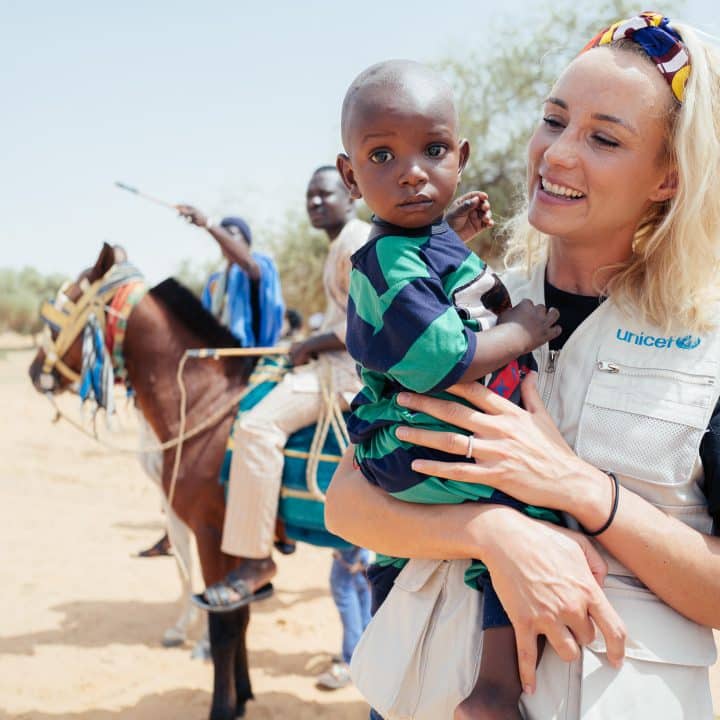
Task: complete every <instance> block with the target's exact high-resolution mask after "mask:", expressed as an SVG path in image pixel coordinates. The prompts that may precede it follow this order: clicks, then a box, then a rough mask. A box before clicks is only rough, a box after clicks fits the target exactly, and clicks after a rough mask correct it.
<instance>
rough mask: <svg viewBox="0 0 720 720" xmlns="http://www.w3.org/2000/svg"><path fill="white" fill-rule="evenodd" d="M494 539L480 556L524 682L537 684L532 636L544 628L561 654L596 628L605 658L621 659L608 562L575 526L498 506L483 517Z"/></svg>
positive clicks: (622, 634) (530, 688)
mask: <svg viewBox="0 0 720 720" xmlns="http://www.w3.org/2000/svg"><path fill="white" fill-rule="evenodd" d="M486 522H487V524H488V525H491V526H492V531H493V532H494V533H495V534H496V537H497V538H498V541H497V542H495V543H492V544H491V545H490V546H488V547H487V548H486V549H485V551H484V552H483V555H482V560H483V562H485V564H486V565H487V566H488V569H489V571H490V576H491V577H492V581H493V587H494V588H495V591H496V592H497V594H498V597H499V598H500V600H501V602H502V604H503V607H504V608H505V611H506V612H507V614H508V617H509V618H510V621H511V622H512V624H513V628H514V630H515V642H516V645H517V653H518V667H519V671H520V679H521V682H522V686H523V689H524V690H525V692H527V693H532V692H534V690H535V669H536V665H537V639H538V636H540V635H545V636H546V637H547V640H548V642H549V643H550V645H552V647H553V648H554V650H555V652H556V653H557V654H558V656H559V657H560V658H562V659H563V660H565V661H566V662H570V661H572V660H575V659H576V658H578V657H579V654H580V646H581V645H587V644H588V643H590V642H592V640H593V639H594V637H595V627H596V626H597V629H598V630H599V631H600V632H601V633H602V635H603V636H604V638H605V643H606V646H607V657H608V661H609V662H610V663H611V664H612V665H614V666H615V667H619V666H620V665H621V664H622V659H623V656H624V653H625V638H626V631H625V626H624V625H623V622H622V620H621V619H620V617H619V616H618V614H617V613H616V612H615V610H614V608H613V607H612V605H610V603H609V601H608V599H607V597H606V596H605V594H604V593H603V591H602V589H601V585H602V582H603V580H604V579H605V574H606V572H607V565H606V564H605V562H604V560H603V559H602V558H601V557H600V555H599V554H598V553H597V551H596V550H595V549H594V548H593V546H592V544H591V543H590V541H589V540H588V539H587V538H586V537H585V536H583V535H581V534H580V533H576V532H573V531H572V530H567V529H565V528H559V527H557V526H555V525H548V524H546V523H543V522H539V521H537V520H531V519H529V518H528V517H526V516H524V515H521V514H520V513H518V512H516V511H515V510H511V509H509V508H505V507H496V508H495V510H494V511H493V512H492V513H488V515H487V516H486Z"/></svg>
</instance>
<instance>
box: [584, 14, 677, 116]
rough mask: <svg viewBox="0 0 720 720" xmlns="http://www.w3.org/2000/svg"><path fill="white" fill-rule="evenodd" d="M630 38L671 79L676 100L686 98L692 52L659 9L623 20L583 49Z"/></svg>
mask: <svg viewBox="0 0 720 720" xmlns="http://www.w3.org/2000/svg"><path fill="white" fill-rule="evenodd" d="M623 38H627V39H628V40H632V41H633V42H635V43H637V44H638V45H640V47H641V48H642V49H643V50H644V51H645V53H646V54H647V56H648V57H649V58H650V59H651V60H652V61H653V62H654V63H655V65H656V66H657V68H658V70H659V71H660V72H661V73H662V75H663V77H664V78H665V80H667V82H668V84H669V85H670V88H671V90H672V92H673V95H674V96H675V99H676V100H677V101H678V102H679V103H682V102H683V100H684V99H685V85H686V84H687V80H688V77H689V76H690V54H689V53H688V50H687V48H686V47H685V44H684V43H683V41H682V38H681V37H680V33H678V32H677V30H675V29H673V28H672V27H670V20H669V19H668V18H666V17H663V15H662V14H661V13H657V12H642V13H640V14H639V15H635V16H634V17H631V18H627V19H626V20H619V21H618V22H616V23H613V24H612V25H611V26H610V27H609V28H606V29H605V30H603V31H602V32H599V33H598V34H597V35H596V36H595V37H594V38H593V39H592V40H591V41H590V42H589V43H588V44H587V45H586V46H585V47H584V48H583V52H585V51H586V50H590V49H591V48H594V47H597V46H598V45H610V44H612V43H613V42H614V41H616V40H621V39H623Z"/></svg>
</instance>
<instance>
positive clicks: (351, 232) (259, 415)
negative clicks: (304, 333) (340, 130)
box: [198, 165, 370, 611]
mask: <svg viewBox="0 0 720 720" xmlns="http://www.w3.org/2000/svg"><path fill="white" fill-rule="evenodd" d="M306 206H307V212H308V217H309V219H310V222H311V224H312V225H313V227H315V228H317V229H319V230H323V231H324V232H325V234H326V235H327V238H328V241H329V243H330V247H329V251H328V256H327V259H326V261H325V266H324V270H323V287H324V290H325V296H326V302H327V307H326V310H325V314H324V318H323V322H322V324H321V326H320V328H319V329H318V330H317V332H315V333H314V334H312V335H311V336H310V337H308V338H307V339H306V340H304V341H302V342H296V343H294V344H293V345H291V347H290V359H291V362H292V365H293V370H292V372H289V373H288V374H287V375H285V377H284V378H283V380H282V381H281V382H280V383H278V385H277V386H275V387H274V388H273V390H272V391H271V392H270V393H269V394H268V395H267V396H265V397H264V398H263V399H262V400H261V401H260V402H259V403H258V404H257V405H256V406H255V407H254V408H253V409H252V410H250V411H248V412H247V413H245V414H244V415H243V416H242V417H241V419H240V421H239V422H238V423H237V424H236V429H235V434H234V438H233V440H234V448H235V452H234V453H233V459H232V465H231V468H230V484H229V491H228V498H227V508H226V512H225V525H224V528H223V541H222V550H223V552H225V553H227V554H228V555H234V556H236V557H238V558H239V562H238V566H237V567H236V568H235V569H234V570H233V571H232V572H231V573H229V575H228V576H227V577H226V578H225V579H224V580H223V581H221V582H219V583H215V584H214V585H212V586H210V587H209V588H207V589H206V590H205V593H204V596H202V600H201V601H198V604H200V605H201V607H204V608H205V609H207V610H209V611H228V610H232V609H234V608H237V607H241V606H242V605H245V604H247V603H249V602H252V601H253V600H257V599H261V598H262V597H267V596H268V595H269V594H270V593H271V592H272V586H271V585H270V584H269V581H270V580H271V579H272V577H273V576H274V575H275V573H276V572H277V568H276V565H275V563H274V561H273V559H272V557H271V550H272V546H273V538H274V531H275V520H276V514H277V506H278V495H279V492H280V485H281V480H282V471H283V448H284V446H285V443H286V441H287V438H288V436H289V435H291V434H292V433H293V432H295V431H297V430H299V429H300V428H302V427H305V426H307V425H310V424H312V423H314V422H316V421H317V420H318V418H319V416H320V413H321V410H322V407H323V395H322V389H321V385H320V383H321V379H320V374H321V373H328V374H329V375H330V378H331V380H330V382H331V384H332V387H333V388H334V391H335V392H337V397H338V400H339V402H340V406H341V407H343V408H345V409H347V407H348V403H349V401H350V400H351V399H352V398H353V397H354V395H355V394H356V393H357V391H358V390H359V387H360V386H359V382H358V378H357V375H356V373H355V366H354V363H353V361H352V359H351V358H350V356H349V355H348V353H347V351H346V349H345V326H346V322H345V315H346V311H347V302H348V286H349V282H350V267H351V266H350V256H351V255H352V254H353V253H354V252H355V251H356V250H358V249H359V248H360V247H361V246H362V245H363V244H364V243H365V241H366V240H367V237H368V233H369V231H370V226H369V225H368V224H367V223H365V222H362V221H361V220H358V219H357V218H356V217H355V203H354V200H353V199H352V198H351V197H350V194H349V192H348V190H347V189H346V188H345V186H344V184H343V182H342V179H341V178H340V175H339V173H338V171H337V170H336V168H335V167H334V166H331V165H327V166H322V167H320V168H318V169H317V170H315V172H314V173H313V174H312V176H311V178H310V182H309V184H308V187H307V194H306ZM318 358H319V359H318Z"/></svg>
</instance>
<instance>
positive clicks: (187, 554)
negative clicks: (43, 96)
mask: <svg viewBox="0 0 720 720" xmlns="http://www.w3.org/2000/svg"><path fill="white" fill-rule="evenodd" d="M163 505H164V510H165V517H166V520H167V529H168V535H169V537H170V544H171V545H172V548H173V554H174V556H175V562H176V565H177V569H178V575H179V577H180V586H181V591H180V602H181V603H182V611H181V614H180V617H179V618H178V619H177V621H176V622H175V625H174V626H173V627H171V628H168V629H167V630H166V631H165V634H164V636H163V645H165V646H166V647H173V646H175V645H182V644H183V643H184V642H185V640H186V639H187V631H188V629H189V627H190V626H191V625H192V624H193V623H194V622H195V620H196V618H197V608H196V607H195V606H194V605H193V604H192V601H191V599H190V596H191V595H192V590H193V557H192V547H191V538H190V528H189V527H188V526H187V525H186V524H185V523H184V522H183V521H182V520H181V519H180V518H179V517H178V516H177V514H176V513H175V511H174V510H173V509H172V508H171V507H170V505H169V504H168V502H167V498H166V497H165V495H163Z"/></svg>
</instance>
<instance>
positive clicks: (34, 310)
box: [0, 267, 67, 334]
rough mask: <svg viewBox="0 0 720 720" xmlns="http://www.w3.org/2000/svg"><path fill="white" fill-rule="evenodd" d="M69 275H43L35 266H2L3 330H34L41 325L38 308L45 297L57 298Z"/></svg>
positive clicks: (0, 325)
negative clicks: (15, 268)
mask: <svg viewBox="0 0 720 720" xmlns="http://www.w3.org/2000/svg"><path fill="white" fill-rule="evenodd" d="M66 279H67V278H66V277H65V276H64V275H61V274H59V273H52V274H50V275H43V274H42V273H40V272H38V271H37V270H35V269H34V268H31V267H26V268H23V269H22V270H12V269H10V268H0V330H13V331H14V332H19V333H23V334H26V333H35V332H38V331H39V330H40V329H41V328H42V322H41V320H40V316H39V313H38V310H39V308H40V303H41V302H42V301H43V300H47V299H49V298H53V297H55V294H56V293H57V291H58V288H59V287H60V285H62V283H63V282H64V281H65V280H66Z"/></svg>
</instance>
